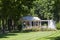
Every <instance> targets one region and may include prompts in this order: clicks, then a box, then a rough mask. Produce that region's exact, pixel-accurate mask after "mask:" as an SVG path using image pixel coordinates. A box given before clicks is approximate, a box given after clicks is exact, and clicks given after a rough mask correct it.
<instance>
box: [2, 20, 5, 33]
mask: <svg viewBox="0 0 60 40" xmlns="http://www.w3.org/2000/svg"><path fill="white" fill-rule="evenodd" d="M2 33H5V25H4V19H2Z"/></svg>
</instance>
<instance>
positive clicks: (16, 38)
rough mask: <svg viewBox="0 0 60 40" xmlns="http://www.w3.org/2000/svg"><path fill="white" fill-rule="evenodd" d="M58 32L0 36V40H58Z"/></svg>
mask: <svg viewBox="0 0 60 40" xmlns="http://www.w3.org/2000/svg"><path fill="white" fill-rule="evenodd" d="M59 39H60V30H58V31H39V32H26V33H20V32H17V33H16V32H15V33H8V34H0V40H59Z"/></svg>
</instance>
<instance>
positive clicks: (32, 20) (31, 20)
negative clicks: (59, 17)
mask: <svg viewBox="0 0 60 40" xmlns="http://www.w3.org/2000/svg"><path fill="white" fill-rule="evenodd" d="M22 22H23V28H32V27H39V28H50V29H56V26H55V23H54V21H52V20H41V19H40V18H38V17H33V16H25V17H23V18H22ZM42 22H47V26H42Z"/></svg>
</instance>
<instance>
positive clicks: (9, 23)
mask: <svg viewBox="0 0 60 40" xmlns="http://www.w3.org/2000/svg"><path fill="white" fill-rule="evenodd" d="M8 30H9V32H11V31H12V19H8Z"/></svg>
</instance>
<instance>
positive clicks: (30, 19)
mask: <svg viewBox="0 0 60 40" xmlns="http://www.w3.org/2000/svg"><path fill="white" fill-rule="evenodd" d="M22 19H23V20H27V21H38V20H40V18H38V17H33V16H25V17H23V18H22Z"/></svg>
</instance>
